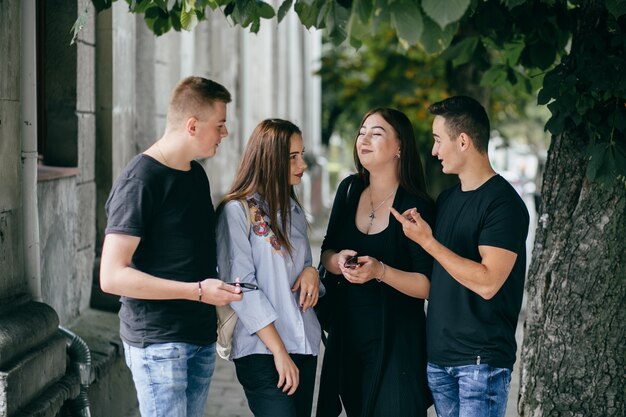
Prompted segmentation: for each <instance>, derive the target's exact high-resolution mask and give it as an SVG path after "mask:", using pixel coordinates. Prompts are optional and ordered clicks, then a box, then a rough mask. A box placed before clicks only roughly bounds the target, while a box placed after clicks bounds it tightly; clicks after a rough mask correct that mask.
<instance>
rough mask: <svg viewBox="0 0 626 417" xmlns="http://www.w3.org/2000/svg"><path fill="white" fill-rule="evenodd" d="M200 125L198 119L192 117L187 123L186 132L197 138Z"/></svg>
mask: <svg viewBox="0 0 626 417" xmlns="http://www.w3.org/2000/svg"><path fill="white" fill-rule="evenodd" d="M197 124H198V119H196V118H195V117H190V118H189V119H187V123H185V130H186V131H187V134H189V136H195V134H196V126H197Z"/></svg>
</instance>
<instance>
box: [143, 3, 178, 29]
mask: <svg viewBox="0 0 626 417" xmlns="http://www.w3.org/2000/svg"><path fill="white" fill-rule="evenodd" d="M144 20H145V22H146V25H148V28H150V30H151V31H152V32H153V33H154V34H155V35H157V36H161V35H163V34H164V33H167V32H168V31H169V30H170V29H171V28H172V22H171V21H170V18H169V15H168V14H167V13H166V12H164V11H163V10H162V9H161V8H160V7H159V6H152V7H150V8H149V9H148V10H146V13H145V14H144Z"/></svg>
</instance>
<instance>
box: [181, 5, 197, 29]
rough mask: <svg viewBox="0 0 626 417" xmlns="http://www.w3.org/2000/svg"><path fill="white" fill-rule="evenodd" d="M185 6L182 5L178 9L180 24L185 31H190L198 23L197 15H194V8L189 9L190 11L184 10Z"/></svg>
mask: <svg viewBox="0 0 626 417" xmlns="http://www.w3.org/2000/svg"><path fill="white" fill-rule="evenodd" d="M186 9H187V8H186V7H185V6H183V8H182V10H181V11H180V25H181V26H182V28H183V29H185V30H186V31H189V32H190V31H192V30H193V28H195V27H196V26H197V25H198V16H197V15H196V11H195V9H191V10H190V11H187V10H186Z"/></svg>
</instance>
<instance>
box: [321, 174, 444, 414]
mask: <svg viewBox="0 0 626 417" xmlns="http://www.w3.org/2000/svg"><path fill="white" fill-rule="evenodd" d="M364 188H365V186H364V183H363V181H362V180H360V179H359V177H358V176H356V175H353V176H351V177H348V178H346V179H345V180H343V181H342V182H341V184H340V185H339V187H338V189H337V194H336V197H335V201H334V203H333V208H332V211H331V216H330V220H329V223H328V229H327V232H326V236H325V238H324V242H323V244H322V252H324V251H325V250H328V249H330V250H334V251H336V252H339V251H340V250H342V249H346V248H341V247H337V246H336V245H338V242H337V239H338V237H339V236H338V234H339V233H340V230H341V224H342V223H343V222H346V221H354V216H355V213H356V208H357V206H358V202H359V199H360V196H361V193H362V192H363V190H364ZM348 189H349V193H348ZM393 207H394V208H395V209H396V210H398V211H399V212H400V213H402V212H404V211H405V210H407V209H409V208H413V207H416V208H417V210H418V211H419V212H420V214H421V215H422V217H423V218H424V219H425V220H426V221H427V222H428V223H429V224H430V225H431V226H432V225H433V224H434V220H435V219H434V217H435V216H434V213H435V206H434V203H433V202H432V201H430V200H427V199H425V198H421V197H418V196H415V195H412V194H410V193H408V192H407V191H406V190H404V189H403V188H401V187H400V188H398V191H397V192H396V196H395V199H394V201H393ZM388 227H389V228H390V233H388V236H389V237H388V242H387V244H386V251H385V253H386V255H385V257H384V259H386V260H387V262H386V263H387V264H388V265H389V266H391V267H394V268H397V269H400V270H403V271H412V272H421V273H423V274H425V275H426V276H428V277H430V273H431V269H432V258H431V257H430V256H429V255H428V254H427V253H426V252H425V251H424V250H423V249H422V248H421V247H420V246H419V245H417V244H415V243H414V242H413V241H411V240H410V239H408V238H407V237H406V236H405V235H404V233H403V231H402V226H401V225H400V223H398V222H397V221H396V220H395V218H393V216H391V218H390V220H389V226H388ZM327 278H328V279H327V280H325V282H324V285H325V286H326V290H327V293H326V296H325V297H327V296H328V297H329V299H328V301H330V303H331V305H332V307H331V309H330V311H331V319H330V322H331V325H330V328H329V329H328V341H327V344H326V352H325V354H324V360H323V365H322V375H321V378H320V391H319V397H318V404H317V417H336V416H338V415H339V414H340V413H341V409H342V407H341V403H340V400H339V388H340V386H341V383H342V380H343V378H348V380H349V378H350V376H346V375H342V366H341V364H342V358H341V352H342V351H343V339H344V337H343V336H344V334H345V332H344V331H343V327H344V324H343V320H342V317H344V313H343V304H344V303H343V302H342V298H343V297H344V292H345V291H344V288H345V285H344V284H345V283H346V282H347V281H345V279H344V278H343V276H342V277H337V276H332V275H330V274H327ZM381 294H382V297H381V303H380V314H381V317H382V320H383V329H382V332H383V334H382V337H381V345H382V346H381V349H380V356H379V359H378V370H377V372H376V375H377V377H376V378H375V383H374V384H373V386H372V387H371V390H370V393H369V395H367V396H365V399H366V403H365V404H364V406H363V413H362V415H361V417H372V416H376V415H378V416H383V415H384V416H402V417H418V416H419V417H422V416H426V410H427V408H428V407H429V406H430V405H431V404H432V398H431V395H430V391H429V390H428V385H427V382H426V331H425V330H426V316H425V314H424V301H423V300H420V299H417V298H413V297H409V296H407V295H405V294H402V293H401V292H399V291H397V290H395V289H394V288H392V287H390V286H387V285H384V286H383V290H382V292H381ZM381 381H386V383H387V384H389V383H390V381H391V386H392V387H393V392H394V395H393V398H379V397H380V396H379V395H378V387H379V386H380V384H381ZM388 386H389V385H388Z"/></svg>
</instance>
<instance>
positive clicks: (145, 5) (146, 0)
mask: <svg viewBox="0 0 626 417" xmlns="http://www.w3.org/2000/svg"><path fill="white" fill-rule="evenodd" d="M152 6H154V4H153V3H152V1H151V0H139V1H133V2H132V3H131V4H130V5H129V7H128V8H129V10H130V11H131V12H133V13H140V14H141V13H145V12H146V10H148V9H149V8H150V7H152Z"/></svg>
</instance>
